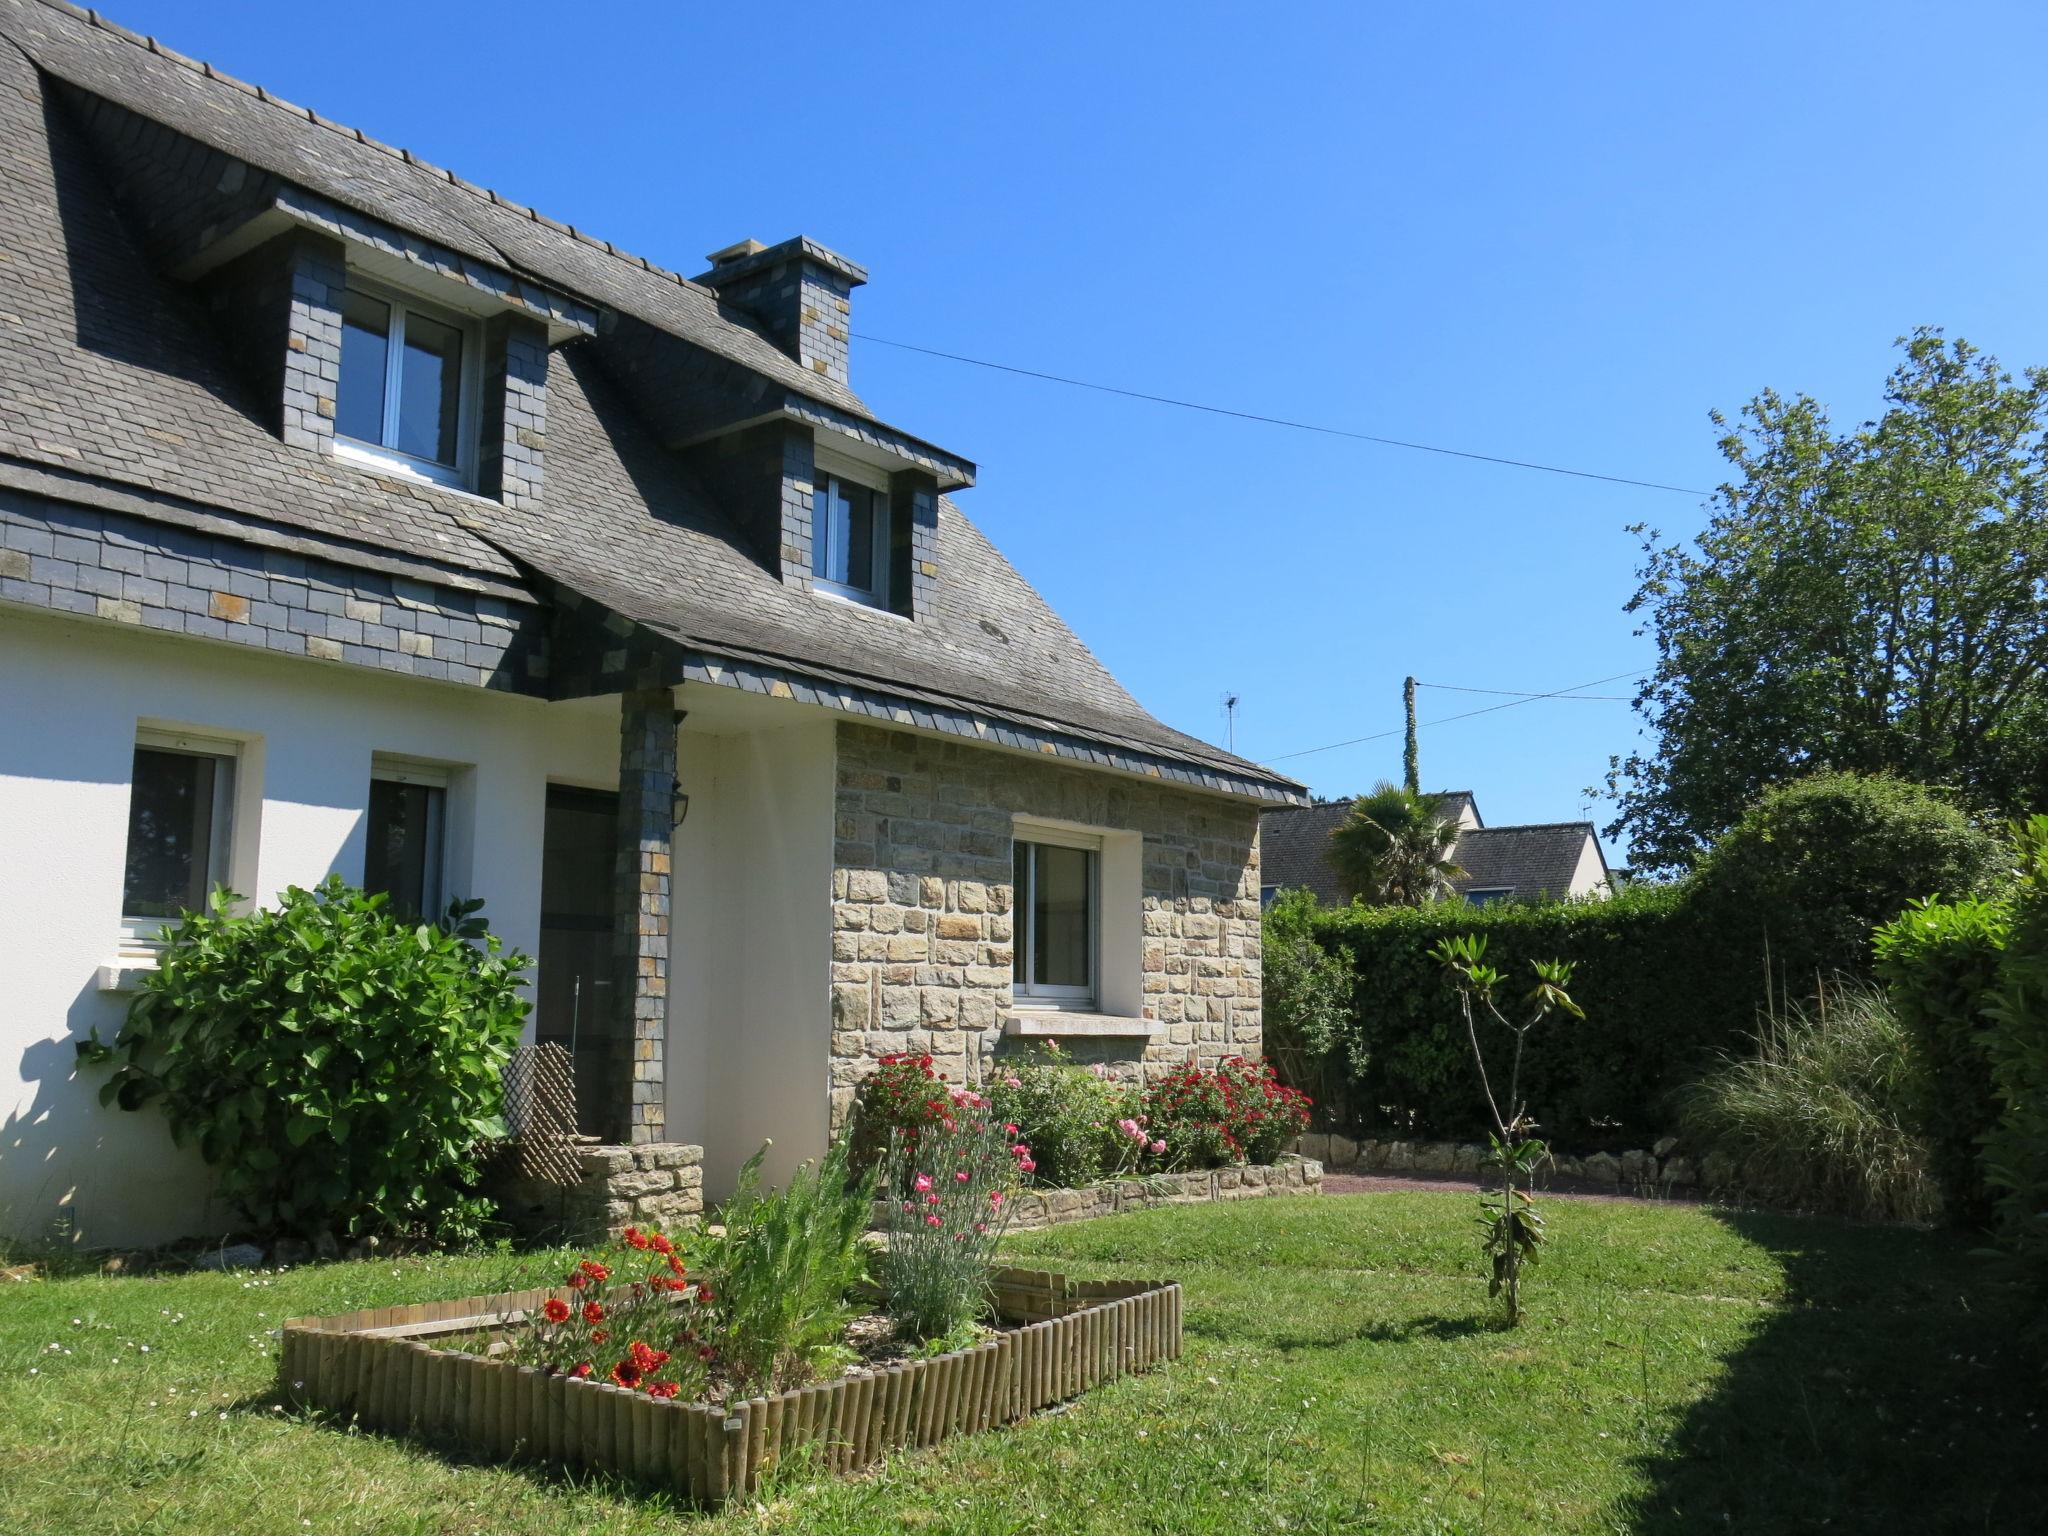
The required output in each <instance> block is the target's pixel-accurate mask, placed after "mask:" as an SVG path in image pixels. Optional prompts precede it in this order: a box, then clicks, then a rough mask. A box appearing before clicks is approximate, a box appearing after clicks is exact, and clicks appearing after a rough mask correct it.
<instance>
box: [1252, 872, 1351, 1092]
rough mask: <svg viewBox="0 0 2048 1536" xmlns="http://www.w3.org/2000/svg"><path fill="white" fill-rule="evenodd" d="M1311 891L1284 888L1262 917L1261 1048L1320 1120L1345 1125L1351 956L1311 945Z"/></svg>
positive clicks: (1313, 920)
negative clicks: (1308, 1100) (1305, 1097)
mask: <svg viewBox="0 0 2048 1536" xmlns="http://www.w3.org/2000/svg"><path fill="white" fill-rule="evenodd" d="M1318 910H1319V909H1318V907H1317V905H1316V898H1315V896H1314V894H1313V893H1312V892H1309V891H1300V890H1291V891H1282V892H1281V893H1280V895H1279V896H1278V897H1277V898H1276V899H1275V900H1274V901H1273V903H1272V905H1271V906H1269V907H1267V908H1266V910H1265V912H1264V913H1263V914H1262V915H1261V917H1260V922H1259V929H1260V935H1261V942H1260V948H1259V956H1260V960H1259V963H1260V967H1261V974H1262V975H1263V976H1264V978H1265V982H1264V986H1263V988H1262V991H1263V993H1264V1003H1265V1014H1264V1037H1265V1040H1264V1048H1265V1055H1266V1059H1267V1060H1268V1061H1270V1062H1272V1063H1273V1069H1274V1070H1275V1071H1276V1072H1278V1073H1279V1074H1280V1080H1281V1081H1282V1082H1284V1083H1287V1084H1288V1085H1290V1086H1291V1087H1295V1088H1299V1089H1300V1090H1301V1091H1302V1092H1304V1093H1306V1094H1307V1095H1308V1096H1309V1097H1310V1098H1311V1099H1312V1100H1314V1101H1315V1103H1316V1104H1317V1105H1319V1106H1321V1109H1322V1113H1323V1115H1324V1118H1325V1121H1326V1123H1330V1124H1344V1123H1346V1122H1345V1120H1344V1111H1343V1108H1342V1101H1343V1099H1344V1096H1345V1091H1346V1088H1347V1085H1348V1078H1349V1074H1348V1073H1346V1072H1345V1071H1344V1070H1343V1069H1342V1063H1343V1056H1342V1051H1341V1050H1340V1049H1339V1048H1340V1047H1341V1045H1342V1043H1343V1041H1344V1036H1345V1032H1346V1030H1347V1028H1348V1027H1349V1025H1350V1021H1351V970H1352V959H1351V954H1350V952H1349V951H1348V950H1346V949H1344V948H1343V947H1342V946H1341V945H1340V946H1338V947H1337V948H1336V949H1335V950H1334V951H1333V950H1328V949H1325V948H1324V947H1323V946H1322V945H1320V944H1318V943H1317V942H1316V932H1315V925H1316V913H1317V911H1318Z"/></svg>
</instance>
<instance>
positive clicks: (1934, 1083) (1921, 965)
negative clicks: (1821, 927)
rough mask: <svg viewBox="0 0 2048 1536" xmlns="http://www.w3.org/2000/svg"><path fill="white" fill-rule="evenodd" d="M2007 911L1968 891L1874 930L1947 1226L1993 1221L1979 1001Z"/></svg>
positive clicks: (1986, 990) (1987, 1026) (1919, 906)
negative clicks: (1909, 1058) (1914, 1069)
mask: <svg viewBox="0 0 2048 1536" xmlns="http://www.w3.org/2000/svg"><path fill="white" fill-rule="evenodd" d="M2010 927H2011V914H2010V912H2009V911H2008V909H2007V908H2006V906H2005V905H2004V904H2003V903H2001V902H1997V901H1985V900H1980V899H1977V898H1974V897H1970V898H1965V899H1964V900H1962V901H1958V902H1954V903H1952V904H1949V903H1942V902H1936V901H1917V902H1914V903H1913V904H1912V905H1911V906H1909V907H1907V909H1906V910H1905V912H1904V913H1903V914H1901V915H1900V916H1899V917H1897V918H1894V919H1893V920H1892V921H1891V922H1889V923H1886V924H1885V925H1884V926H1883V927H1881V928H1879V929H1878V930H1877V939H1876V952H1877V971H1878V975H1879V976H1880V977H1881V978H1882V979H1883V981H1884V984H1885V988H1886V991H1887V993H1888V994H1889V996H1890V997H1891V1001H1892V1008H1893V1010H1894V1011H1895V1012H1896V1013H1897V1014H1898V1016H1899V1022H1900V1023H1901V1024H1903V1025H1904V1026H1905V1028H1906V1031H1907V1033H1908V1034H1909V1035H1910V1036H1911V1037H1912V1040H1913V1042H1914V1047H1915V1052H1916V1054H1917V1055H1918V1057H1919V1061H1920V1071H1919V1073H1918V1074H1917V1076H1916V1081H1917V1088H1918V1097H1917V1099H1916V1101H1915V1104H1914V1106H1913V1119H1914V1123H1915V1124H1916V1125H1917V1127H1918V1129H1919V1131H1920V1134H1921V1135H1922V1137H1924V1138H1925V1140H1926V1142H1927V1157H1928V1170H1929V1172H1930V1173H1931V1174H1932V1175H1933V1177H1934V1181H1935V1183H1936V1184H1937V1185H1938V1186H1939V1187H1940V1189H1941V1201H1942V1213H1943V1215H1944V1216H1945V1217H1946V1218H1947V1219H1948V1220H1949V1221H1950V1222H1951V1223H1953V1224H1954V1225H1957V1226H1967V1227H1983V1226H1987V1225H1989V1224H1990V1221H1991V1192H1990V1190H1989V1189H1988V1188H1987V1187H1986V1185H1985V1183H1984V1163H1983V1142H1984V1138H1985V1137H1986V1136H1987V1135H1988V1134H1989V1133H1990V1131H1991V1128H1992V1126H1993V1125H1995V1124H1996V1123H1997V1119H1998V1105H1997V1100H1996V1099H1995V1098H1994V1097H1993V1095H1992V1090H1991V1060H1990V1057H1989V1055H1988V1054H1987V1044H1988V1038H1989V1035H1990V1032H1991V1029H1992V1025H1991V1022H1990V1020H1988V1019H1987V1018H1986V1017H1985V1012H1984V1010H1985V1006H1986V1004H1988V1003H1989V1002H1990V1000H1991V994H1992V991H1993V989H1994V987H1995V986H1996V985H1997V982H1998V971H1999V961H2000V958H2001V956H2002V955H2003V954H2004V951H2005V943H2006V935H2007V932H2008V930H2009V929H2010Z"/></svg>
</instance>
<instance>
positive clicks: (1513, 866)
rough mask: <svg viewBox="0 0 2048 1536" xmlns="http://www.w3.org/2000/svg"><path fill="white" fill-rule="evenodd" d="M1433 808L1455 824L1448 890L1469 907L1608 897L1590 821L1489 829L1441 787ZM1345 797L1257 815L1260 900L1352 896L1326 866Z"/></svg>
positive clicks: (1610, 881)
mask: <svg viewBox="0 0 2048 1536" xmlns="http://www.w3.org/2000/svg"><path fill="white" fill-rule="evenodd" d="M1436 800H1437V809H1438V812H1439V814H1441V815H1442V817H1443V819H1444V820H1445V821H1448V822H1451V823H1452V824H1454V825H1455V826H1456V827H1457V828H1458V840H1457V842H1456V843H1454V844H1453V845H1452V847H1451V853H1450V858H1451V862H1452V863H1454V864H1456V865H1457V866H1458V867H1459V868H1460V869H1462V870H1464V874H1462V875H1460V876H1459V877H1458V878H1457V879H1455V880H1453V881H1452V882H1451V887H1452V889H1453V890H1455V891H1456V892H1457V893H1458V894H1459V895H1460V896H1462V897H1464V898H1465V900H1467V901H1469V902H1470V903H1472V905H1473V906H1475V907H1483V906H1485V905H1486V904H1487V903H1488V902H1494V901H1545V900H1550V901H1564V900H1571V899H1576V898H1582V897H1601V896H1607V895H1610V894H1612V891H1613V886H1614V875H1613V872H1612V871H1610V870H1609V869H1608V867H1607V856H1606V855H1605V854H1604V853H1602V852H1601V850H1600V837H1599V834H1598V832H1597V831H1596V830H1595V829H1594V826H1593V823H1591V822H1590V821H1552V822H1538V823H1534V824H1531V825H1528V826H1515V827H1489V826H1487V825H1486V823H1485V821H1484V820H1483V819H1481V817H1480V814H1479V803H1478V801H1477V800H1476V799H1475V798H1474V797H1473V794H1472V791H1470V790H1469V789H1448V790H1440V791H1438V792H1437V795H1436ZM1351 804H1352V802H1351V801H1349V800H1320V801H1317V802H1315V803H1314V804H1312V805H1304V806H1284V807H1276V808H1274V809H1272V810H1269V811H1267V812H1265V813H1264V815H1262V816H1261V817H1260V823H1261V826H1260V840H1261V842H1262V844H1263V854H1262V859H1261V864H1260V867H1261V869H1262V870H1263V872H1264V873H1263V875H1262V877H1261V878H1262V881H1263V884H1262V885H1261V887H1260V895H1261V897H1262V899H1264V900H1267V901H1270V900H1272V898H1273V897H1274V896H1276V895H1277V894H1279V893H1280V892H1281V891H1285V890H1308V891H1313V892H1314V893H1315V895H1316V899H1317V900H1319V901H1322V902H1324V903H1326V904H1330V905H1337V906H1341V905H1343V904H1344V903H1345V902H1347V901H1349V900H1350V899H1351V897H1350V893H1349V892H1348V891H1346V890H1345V889H1344V887H1343V883H1342V882H1341V881H1340V880H1338V878H1337V871H1336V869H1335V868H1334V867H1333V866H1332V865H1331V863H1330V857H1329V848H1330V834H1331V833H1332V832H1334V831H1336V830H1337V828H1338V827H1339V826H1341V825H1342V824H1343V822H1344V819H1345V817H1347V816H1349V815H1350V814H1351Z"/></svg>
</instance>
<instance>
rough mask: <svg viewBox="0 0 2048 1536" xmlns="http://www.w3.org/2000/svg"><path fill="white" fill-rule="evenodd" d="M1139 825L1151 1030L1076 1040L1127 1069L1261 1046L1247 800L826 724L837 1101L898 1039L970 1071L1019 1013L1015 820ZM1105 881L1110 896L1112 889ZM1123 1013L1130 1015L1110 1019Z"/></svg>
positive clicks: (1124, 828) (1143, 965) (1083, 1055)
mask: <svg viewBox="0 0 2048 1536" xmlns="http://www.w3.org/2000/svg"><path fill="white" fill-rule="evenodd" d="M1015 815H1025V816H1034V817H1041V818H1045V819H1048V820H1057V821H1062V822H1072V823H1078V824H1081V825H1084V826H1088V827H1099V828H1102V829H1104V830H1106V831H1111V832H1124V833H1137V834H1140V835H1141V836H1142V839H1143V855H1142V860H1141V875H1140V881H1139V886H1140V891H1139V894H1138V896H1137V897H1136V898H1135V899H1137V900H1139V901H1140V903H1141V907H1142V912H1141V914H1140V926H1141V928H1142V935H1141V936H1134V939H1133V942H1134V943H1136V944H1139V945H1141V947H1142V954H1141V956H1140V957H1139V965H1140V972H1141V977H1142V989H1143V1003H1142V1009H1141V1017H1142V1021H1143V1024H1144V1025H1148V1026H1150V1028H1149V1030H1146V1031H1145V1032H1143V1033H1140V1034H1133V1035H1122V1036H1115V1037H1110V1036H1106V1035H1105V1036H1102V1037H1096V1038H1088V1037H1081V1038H1069V1039H1066V1040H1063V1042H1062V1044H1063V1045H1065V1046H1067V1047H1069V1048H1070V1049H1072V1051H1073V1052H1074V1054H1075V1055H1076V1057H1077V1058H1078V1059H1081V1060H1084V1061H1104V1062H1108V1063H1110V1064H1112V1066H1113V1067H1114V1069H1115V1071H1116V1073H1117V1075H1118V1076H1120V1077H1123V1078H1126V1079H1130V1080H1137V1079H1140V1078H1141V1077H1144V1076H1146V1075H1157V1074H1159V1073H1163V1072H1164V1071H1166V1070H1169V1069H1170V1068H1172V1067H1174V1066H1178V1065H1181V1064H1184V1063H1187V1062H1196V1063H1200V1064H1205V1065H1213V1064H1214V1063H1215V1062H1218V1061H1220V1060H1222V1059H1223V1058H1224V1057H1226V1056H1232V1055H1240V1054H1241V1055H1256V1054H1257V1053H1258V1051H1259V1048H1260V1027H1259V1021H1260V1012H1259V988H1260V969H1259V870H1258V811H1257V808H1256V807H1254V806H1251V805H1246V804H1241V803H1237V802H1232V801H1228V800H1224V799H1221V798H1219V797H1216V796H1209V795H1202V794H1197V793H1192V792H1188V791H1183V790H1178V789H1175V788H1172V787H1170V786H1165V785H1158V784H1148V783H1140V782H1136V781H1132V780H1127V779H1122V778H1118V777H1115V776H1113V775H1110V774H1104V773H1089V772H1086V771H1082V770H1078V769H1073V768H1067V767H1063V766H1060V765H1057V764H1054V763H1051V762H1038V761H1033V760H1032V759H1030V758H1027V757H1023V756H1019V755H1016V754H1011V753H1005V752H996V751H991V750H988V749H986V748H981V747H976V746H972V745H968V744H965V743H959V742H951V741H937V740H933V739H931V738H928V737H920V736H911V735H907V734H904V733H901V732H892V731H885V730H879V729H875V728H872V727H867V726H860V725H851V724H842V725H841V726H840V727H839V728H838V799H837V806H836V818H837V819H836V824H835V842H834V869H833V876H832V922H833V930H834V931H833V950H832V958H833V964H832V1107H833V1119H834V1123H835V1125H836V1124H838V1123H840V1121H841V1120H843V1118H844V1115H845V1113H846V1111H847V1108H848V1107H849V1105H850V1104H851V1101H852V1096H853V1089H854V1085H855V1084H856V1083H858V1082H859V1080H860V1079H861V1078H862V1077H864V1076H866V1075H867V1073H868V1072H869V1071H871V1070H872V1069H873V1067H874V1064H875V1061H876V1059H877V1058H878V1057H880V1056H883V1055H886V1054H888V1053H890V1052H898V1051H913V1052H922V1051H930V1052H931V1053H932V1055H933V1056H935V1057H937V1058H938V1068H939V1070H940V1071H943V1072H945V1073H946V1074H947V1075H948V1077H949V1078H950V1080H951V1081H953V1082H956V1083H958V1082H966V1083H978V1082H980V1081H981V1080H982V1078H983V1076H984V1074H985V1073H986V1072H987V1070H988V1067H989V1064H990V1062H991V1061H992V1060H993V1059H994V1058H995V1056H996V1054H997V1051H998V1049H999V1047H1000V1048H1003V1049H1006V1050H1008V1049H1015V1048H1017V1047H1018V1046H1020V1045H1021V1044H1022V1042H1021V1041H1018V1040H1015V1039H1007V1038H1006V1037H1005V1035H1004V1022H1005V1020H1006V1019H1008V1018H1010V1017H1011V1016H1012V1012H1013V1010H1012V1006H1011V1005H1012V998H1011V988H1010V982H1011V963H1012V950H1011V939H1012V933H1013V927H1012V918H1011V910H1010V907H1011V870H1012V863H1011V860H1012V830H1011V829H1012V817H1013V816H1015ZM1117 899H1118V896H1117V893H1116V892H1114V891H1106V892H1105V902H1109V901H1114V900H1117ZM1122 1022H1123V1023H1124V1024H1125V1027H1128V1021H1122Z"/></svg>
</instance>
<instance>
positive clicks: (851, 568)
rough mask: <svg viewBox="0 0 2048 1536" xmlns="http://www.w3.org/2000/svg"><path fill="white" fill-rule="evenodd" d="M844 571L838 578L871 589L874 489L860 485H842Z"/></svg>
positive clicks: (862, 589) (872, 575)
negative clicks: (843, 501)
mask: <svg viewBox="0 0 2048 1536" xmlns="http://www.w3.org/2000/svg"><path fill="white" fill-rule="evenodd" d="M846 499H847V514H846V574H845V575H844V576H842V577H840V578H839V579H840V580H841V581H843V582H845V583H846V584H847V585H848V586H850V587H858V588H860V590H861V591H863V592H872V591H874V590H875V493H874V492H873V491H871V490H869V489H868V488H867V487H866V486H864V485H850V486H848V487H847V488H846Z"/></svg>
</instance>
